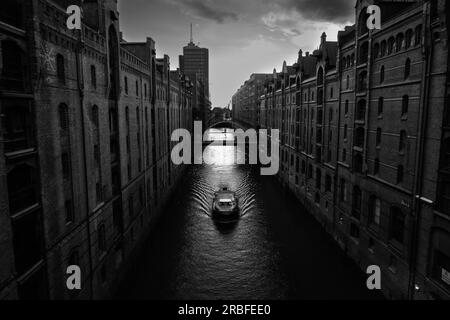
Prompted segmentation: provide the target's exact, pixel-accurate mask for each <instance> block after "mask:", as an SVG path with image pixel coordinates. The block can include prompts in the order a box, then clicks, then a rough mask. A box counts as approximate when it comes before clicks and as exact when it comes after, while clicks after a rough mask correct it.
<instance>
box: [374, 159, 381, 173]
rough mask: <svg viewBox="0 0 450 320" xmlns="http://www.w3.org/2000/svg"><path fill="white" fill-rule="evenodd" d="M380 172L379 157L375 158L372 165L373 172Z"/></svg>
mask: <svg viewBox="0 0 450 320" xmlns="http://www.w3.org/2000/svg"><path fill="white" fill-rule="evenodd" d="M379 173H380V159H378V158H376V159H375V161H374V165H373V174H374V175H378V174H379Z"/></svg>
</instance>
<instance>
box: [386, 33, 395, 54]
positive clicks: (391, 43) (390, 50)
mask: <svg viewBox="0 0 450 320" xmlns="http://www.w3.org/2000/svg"><path fill="white" fill-rule="evenodd" d="M394 47H395V38H394V37H390V38H389V40H388V52H387V53H388V54H392V53H393V52H394Z"/></svg>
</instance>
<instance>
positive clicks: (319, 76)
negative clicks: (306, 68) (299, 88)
mask: <svg viewBox="0 0 450 320" xmlns="http://www.w3.org/2000/svg"><path fill="white" fill-rule="evenodd" d="M317 85H319V86H320V85H323V68H319V71H318V72H317Z"/></svg>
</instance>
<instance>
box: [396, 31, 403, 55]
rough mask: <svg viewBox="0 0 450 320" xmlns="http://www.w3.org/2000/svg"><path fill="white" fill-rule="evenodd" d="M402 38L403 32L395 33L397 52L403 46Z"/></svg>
mask: <svg viewBox="0 0 450 320" xmlns="http://www.w3.org/2000/svg"><path fill="white" fill-rule="evenodd" d="M403 39H404V37H403V33H399V34H398V35H397V38H396V45H395V46H396V49H397V52H399V51H400V50H402V48H403Z"/></svg>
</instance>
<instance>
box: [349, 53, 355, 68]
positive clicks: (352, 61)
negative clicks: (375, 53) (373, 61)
mask: <svg viewBox="0 0 450 320" xmlns="http://www.w3.org/2000/svg"><path fill="white" fill-rule="evenodd" d="M350 63H351V65H352V66H354V65H355V54H354V53H352V55H351V61H350Z"/></svg>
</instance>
